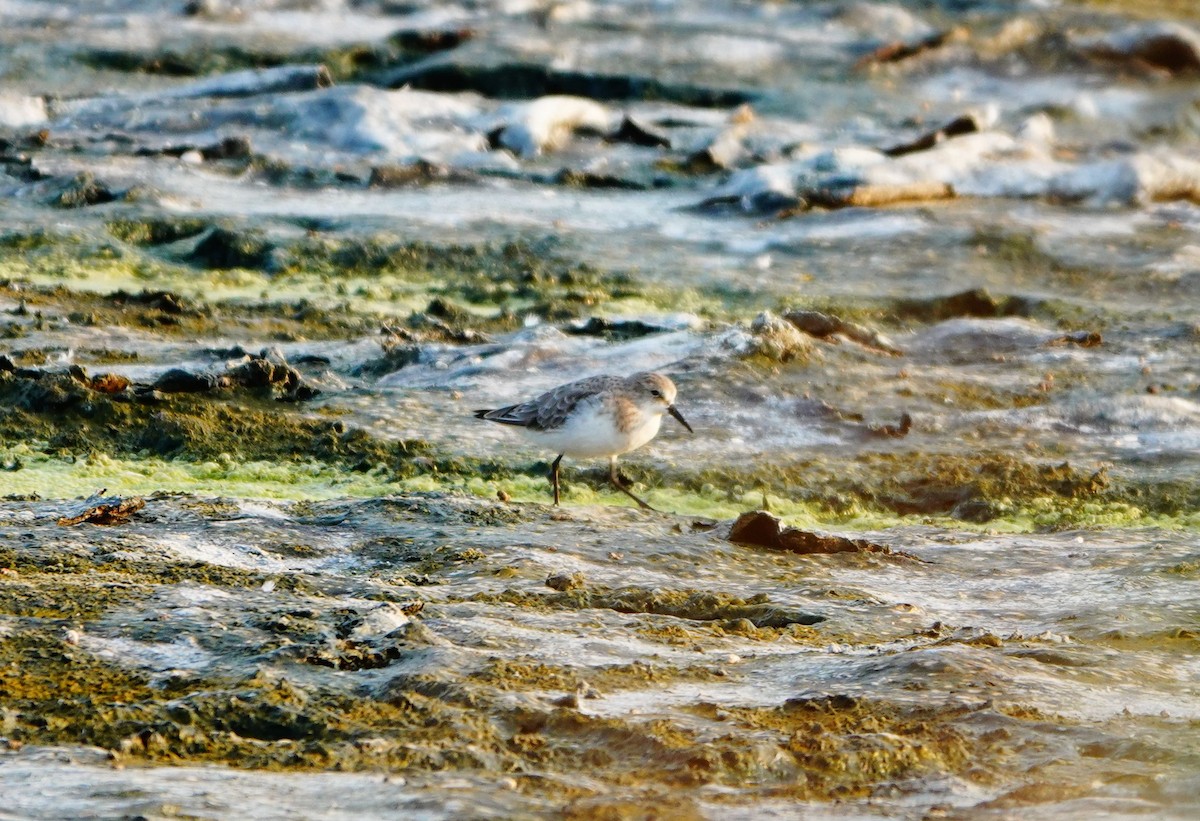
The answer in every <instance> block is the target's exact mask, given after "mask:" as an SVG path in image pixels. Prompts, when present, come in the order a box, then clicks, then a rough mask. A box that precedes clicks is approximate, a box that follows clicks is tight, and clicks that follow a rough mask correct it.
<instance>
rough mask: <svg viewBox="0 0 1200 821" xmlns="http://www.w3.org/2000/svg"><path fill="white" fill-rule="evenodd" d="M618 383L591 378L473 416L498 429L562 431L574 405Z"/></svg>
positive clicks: (618, 379)
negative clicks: (500, 426)
mask: <svg viewBox="0 0 1200 821" xmlns="http://www.w3.org/2000/svg"><path fill="white" fill-rule="evenodd" d="M619 381H620V377H616V376H592V377H589V378H587V379H580V380H579V381H577V382H570V383H568V384H566V385H559V386H558V387H557V388H555V389H554V390H552V391H547V392H546V393H543V394H542V395H541V396H539V397H537V398H536V399H531V400H529V401H528V402H521V403H519V404H516V405H509V406H507V407H504V408H496V409H495V410H491V411H487V412H480V413H478V414H476V415H477V416H478V417H479V418H480V419H487V420H489V421H492V422H499V423H501V424H502V425H517V426H519V427H523V428H531V429H532V430H554V429H555V428H559V427H562V425H563V424H564V423H565V422H566V421H567V417H568V416H569V415H570V413H571V411H572V410H573V409H574V408H575V406H576V405H578V404H579V403H580V402H583V401H585V400H587V399H589V398H591V397H593V396H595V395H596V394H597V393H598V392H600V391H602V390H604V389H605V388H606V387H608V386H609V385H611V384H613V383H615V382H619Z"/></svg>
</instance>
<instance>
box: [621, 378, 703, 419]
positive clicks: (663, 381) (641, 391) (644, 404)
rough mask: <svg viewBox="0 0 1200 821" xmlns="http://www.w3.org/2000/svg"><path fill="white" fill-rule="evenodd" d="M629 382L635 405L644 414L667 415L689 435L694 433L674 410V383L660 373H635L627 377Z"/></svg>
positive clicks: (681, 415)
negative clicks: (639, 407)
mask: <svg viewBox="0 0 1200 821" xmlns="http://www.w3.org/2000/svg"><path fill="white" fill-rule="evenodd" d="M629 381H630V383H631V386H632V388H633V392H634V394H635V396H636V397H637V403H638V405H639V406H641V408H642V409H643V410H644V411H645V412H646V413H653V414H657V415H659V416H661V415H663V414H664V413H669V414H671V415H672V416H674V417H675V419H676V420H677V421H678V422H679V424H681V425H683V426H684V427H685V428H687V429H688V432H689V433H695V431H693V430H692V426H691V425H689V424H688V423H687V420H686V419H684V418H683V414H681V413H680V412H679V411H678V410H676V408H675V393H676V391H675V383H674V382H672V381H671V380H670V379H668V378H667V377H665V376H663V375H662V374H661V373H650V372H646V373H635V374H634V375H633V376H631V377H629Z"/></svg>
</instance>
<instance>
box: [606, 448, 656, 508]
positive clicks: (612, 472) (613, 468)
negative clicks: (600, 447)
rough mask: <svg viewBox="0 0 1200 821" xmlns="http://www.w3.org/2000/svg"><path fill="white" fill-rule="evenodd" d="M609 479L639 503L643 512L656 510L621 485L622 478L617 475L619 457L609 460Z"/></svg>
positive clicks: (611, 457)
mask: <svg viewBox="0 0 1200 821" xmlns="http://www.w3.org/2000/svg"><path fill="white" fill-rule="evenodd" d="M608 478H609V481H611V482H612V483H613V487H615V488H616V489H617V490H619V491H621V492H622V493H624V494H625V495H626V496H628V497H629V498H630V499H633V501H635V502H637V503H638V507H640V508H641V509H642V510H654V508H652V507H650V505H648V504H646V500H645V499H643V498H641V497H640V496H637V495H636V494H634V492H633V491H632V490H630V489H629V488H627V487H625V485H624V484H622V483H621V477H620V476H618V475H617V457H615V456H610V457H609V458H608Z"/></svg>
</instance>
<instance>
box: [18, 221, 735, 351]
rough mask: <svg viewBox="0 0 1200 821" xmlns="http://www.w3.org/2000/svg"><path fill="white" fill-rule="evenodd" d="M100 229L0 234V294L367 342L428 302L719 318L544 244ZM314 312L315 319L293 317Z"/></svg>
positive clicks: (545, 314)
mask: <svg viewBox="0 0 1200 821" xmlns="http://www.w3.org/2000/svg"><path fill="white" fill-rule="evenodd" d="M107 230H108V232H109V237H110V239H109V240H108V241H105V240H103V239H96V238H92V237H88V236H86V235H75V234H63V235H49V234H47V232H45V231H36V232H30V233H27V234H21V233H11V234H8V235H5V237H4V238H3V239H4V241H3V242H0V282H2V281H4V280H12V281H14V282H20V283H21V284H22V290H23V291H26V290H28V288H27V287H26V286H27V285H32V286H36V287H39V288H42V289H48V290H47V292H43V293H37V292H34V293H32V294H30V295H28V296H26V299H27V301H29V302H30V304H31V305H33V304H35V303H36V304H37V305H38V307H40V308H48V307H54V306H56V305H58V306H65V305H69V304H71V303H73V301H74V300H75V299H76V298H77V297H78V298H79V299H80V300H81V301H82V302H83V303H85V304H84V305H83V306H82V307H87V308H90V309H91V310H92V311H97V310H98V307H97V306H96V305H95V304H88V303H95V302H96V298H95V297H90V296H88V295H89V294H108V293H112V292H115V291H122V290H124V291H138V290H144V289H152V290H158V291H170V292H173V293H175V294H178V295H180V296H181V297H184V298H186V299H191V300H196V301H197V302H198V303H200V306H199V307H200V310H201V314H200V317H202V318H204V319H205V320H206V321H200V318H197V317H192V316H191V315H188V316H185V317H181V318H180V321H178V322H175V323H173V324H174V326H175V329H172V328H171V327H166V328H162V329H161V330H163V331H164V332H166V333H172V332H174V333H184V334H192V335H216V334H220V333H229V332H230V331H231V330H233V331H238V330H241V331H243V332H247V331H249V332H255V333H257V335H258V336H260V337H261V336H268V337H270V336H274V337H275V338H284V337H283V335H284V334H291V338H330V337H335V336H337V337H342V338H344V337H346V336H351V335H355V334H362V333H370V332H374V331H376V330H378V328H379V324H380V322H381V321H382V320H385V319H386V320H387V321H388V322H389V323H391V324H395V323H396V322H397V321H402V320H405V319H408V318H410V317H411V316H412V315H414V314H423V313H426V312H429V311H430V305H431V303H435V301H440V304H442V305H449V306H457V307H458V308H461V309H462V310H461V312H458V313H454V312H453V311H452V312H451V313H450V314H449V315H445V314H443V315H441V316H437V319H439V320H441V321H442V322H443V323H447V324H449V325H450V326H451V327H453V328H455V329H458V330H463V329H467V328H470V329H475V330H490V331H499V330H512V329H515V328H518V327H520V325H521V323H522V321H523V319H524V317H526V316H530V315H532V316H537V317H540V318H542V319H545V320H551V321H561V320H564V319H573V318H576V317H580V316H584V315H590V314H593V313H595V312H596V311H597V310H599V309H600V308H601V307H602V308H603V310H604V312H605V313H606V314H609V315H621V314H630V315H633V314H638V313H644V312H646V311H648V310H659V311H661V310H665V309H670V310H672V311H677V310H692V311H698V312H703V313H706V314H709V315H718V314H720V313H721V312H722V311H723V310H724V308H723V307H722V306H723V304H724V303H723V301H722V299H721V296H720V294H719V293H716V292H712V293H709V292H704V291H702V290H699V289H689V288H684V289H680V288H669V287H665V286H659V285H650V284H646V283H643V282H639V281H638V280H637V279H635V278H634V276H633V275H631V274H630V273H626V272H620V271H605V270H602V269H599V268H596V267H594V266H591V265H588V264H586V263H579V262H573V261H571V260H569V259H568V258H566V257H565V256H564V255H563V253H562V251H561V249H559V248H558V246H557V245H556V244H555V243H554V242H553V241H551V240H541V241H514V242H509V243H503V244H498V245H463V246H436V245H429V244H426V243H420V242H404V241H401V240H398V239H396V238H395V237H392V236H389V235H382V234H375V235H368V236H364V237H355V238H338V239H334V238H328V237H322V236H319V235H317V236H311V237H303V238H300V239H294V238H292V239H287V238H281V237H274V236H272V237H268V236H266V235H265V234H264V233H263V232H261V231H247V230H243V229H238V228H236V227H233V226H229V225H226V224H224V223H221V222H213V223H201V222H198V221H197V220H196V219H193V218H180V219H164V218H158V217H147V218H141V219H137V218H132V217H130V218H123V219H114V220H111V221H109V222H108V223H107ZM197 236H199V237H200V239H199V240H198V241H197V242H196V243H195V244H192V243H191V240H193V239H195V238H196V237H197ZM56 286H59V287H64V286H65V287H69V288H70V289H71V291H70V292H67V291H59V290H55V287H56ZM9 287H10V289H11V285H10V286H9ZM313 305H320V306H322V307H321V309H320V310H319V311H315V312H314V311H308V312H306V311H305V310H304V308H305V306H313ZM73 310H74V311H75V312H77V313H83V311H81V308H78V307H77V308H74V309H73ZM289 320H290V321H289ZM272 321H275V322H276V323H277V325H276V326H272V324H271V323H272ZM92 324H109V325H132V326H134V327H151V328H155V329H156V330H159V329H158V328H156V326H155V325H154V323H147V322H145V321H142V320H141V319H140V318H139V317H137V316H136V315H135V316H126V315H122V314H121V313H111V312H110V313H97V314H96V318H95V322H93V323H92ZM413 327H414V329H415V330H420V329H421V326H420V324H419V323H418V324H417V325H415V326H413Z"/></svg>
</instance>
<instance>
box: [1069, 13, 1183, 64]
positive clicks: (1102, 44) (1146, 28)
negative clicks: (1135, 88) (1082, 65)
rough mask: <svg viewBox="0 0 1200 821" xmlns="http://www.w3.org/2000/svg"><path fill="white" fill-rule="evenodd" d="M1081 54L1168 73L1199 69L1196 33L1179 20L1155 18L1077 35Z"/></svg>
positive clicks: (1076, 43) (1076, 42) (1077, 44)
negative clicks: (1097, 34) (1095, 33)
mask: <svg viewBox="0 0 1200 821" xmlns="http://www.w3.org/2000/svg"><path fill="white" fill-rule="evenodd" d="M1075 45H1076V47H1077V48H1079V49H1080V50H1081V51H1082V52H1083V53H1084V54H1086V55H1087V56H1089V57H1093V58H1096V59H1100V60H1105V61H1108V62H1118V63H1122V64H1124V65H1126V66H1127V67H1131V68H1144V67H1147V66H1148V67H1151V68H1155V69H1158V70H1160V71H1164V72H1166V73H1168V74H1176V75H1178V74H1195V73H1197V72H1200V33H1197V32H1196V31H1195V30H1194V29H1192V28H1189V27H1188V26H1185V25H1183V24H1181V23H1174V22H1167V21H1156V22H1152V23H1142V24H1138V25H1134V26H1130V27H1128V28H1124V29H1121V30H1120V31H1117V32H1112V33H1110V34H1106V35H1103V36H1100V37H1091V38H1080V39H1078V40H1076V41H1075Z"/></svg>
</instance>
